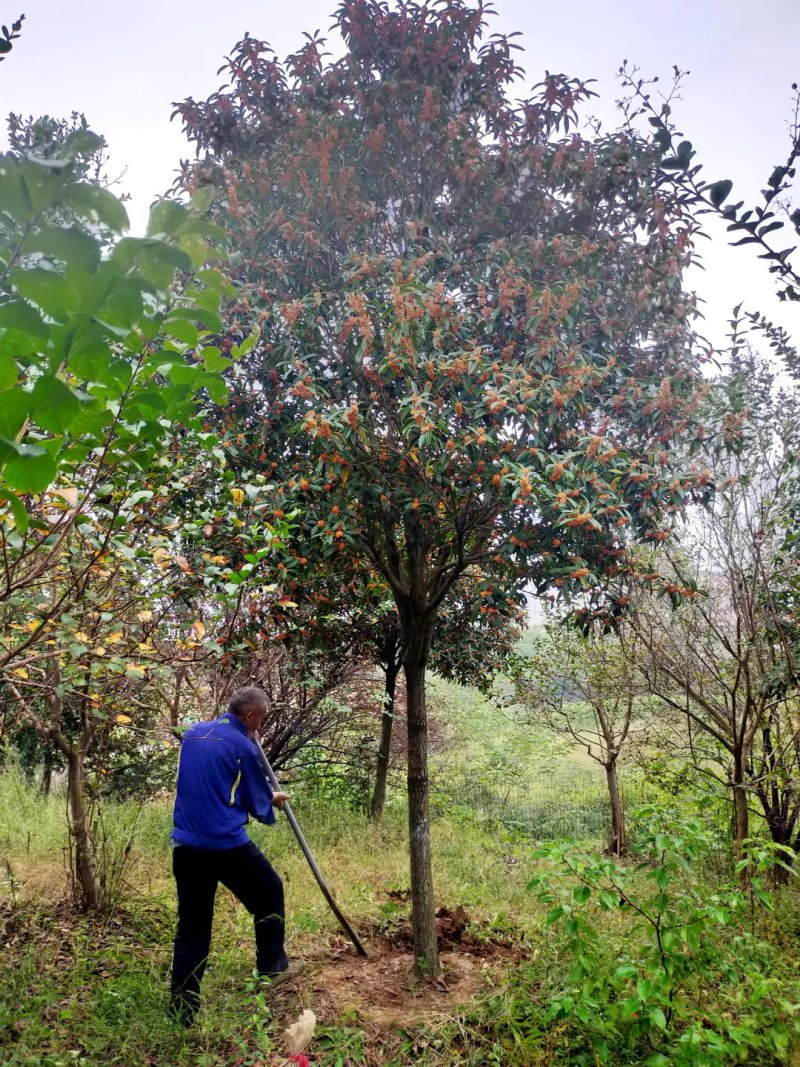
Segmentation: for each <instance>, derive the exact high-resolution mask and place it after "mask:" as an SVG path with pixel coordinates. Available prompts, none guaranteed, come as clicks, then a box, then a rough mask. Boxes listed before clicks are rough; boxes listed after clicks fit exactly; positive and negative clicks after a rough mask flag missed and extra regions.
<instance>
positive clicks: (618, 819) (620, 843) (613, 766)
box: [606, 759, 628, 857]
mask: <svg viewBox="0 0 800 1067" xmlns="http://www.w3.org/2000/svg"><path fill="white" fill-rule="evenodd" d="M606 782H607V783H608V798H609V801H610V802H611V840H610V841H609V852H610V853H611V855H612V856H618V857H619V856H624V855H625V853H626V852H627V850H628V842H627V840H626V837H625V815H624V812H623V810H622V797H621V796H620V791H619V780H618V779H617V761H616V759H612V760H609V762H608V763H607V764H606Z"/></svg>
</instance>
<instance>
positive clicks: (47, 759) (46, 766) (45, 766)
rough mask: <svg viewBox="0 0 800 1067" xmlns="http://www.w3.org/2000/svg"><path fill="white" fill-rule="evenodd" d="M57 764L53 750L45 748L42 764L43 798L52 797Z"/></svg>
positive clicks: (41, 789) (41, 788)
mask: <svg viewBox="0 0 800 1067" xmlns="http://www.w3.org/2000/svg"><path fill="white" fill-rule="evenodd" d="M54 763H55V756H54V753H53V750H52V749H51V748H45V750H44V762H43V763H42V784H41V787H40V791H41V794H42V796H43V797H49V796H50V790H51V788H52V786H53V764H54Z"/></svg>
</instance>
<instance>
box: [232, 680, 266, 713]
mask: <svg viewBox="0 0 800 1067" xmlns="http://www.w3.org/2000/svg"><path fill="white" fill-rule="evenodd" d="M262 709H263V710H264V711H266V709H267V694H266V693H265V692H264V690H263V689H259V688H258V686H255V685H246V686H245V687H244V688H243V689H237V690H236V692H235V693H234V694H233V696H232V697H231V699H230V700H229V701H228V713H229V714H230V715H235V716H236V718H237V719H243V718H244V717H245V715H247V713H248V712H249V711H261V710H262Z"/></svg>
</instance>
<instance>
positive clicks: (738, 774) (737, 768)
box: [733, 752, 750, 859]
mask: <svg viewBox="0 0 800 1067" xmlns="http://www.w3.org/2000/svg"><path fill="white" fill-rule="evenodd" d="M745 767H746V759H745V754H744V753H743V752H736V753H734V757H733V827H734V830H733V833H734V848H735V852H736V858H737V859H741V855H742V845H743V842H744V841H745V839H746V838H747V837H749V836H750V809H749V807H748V803H747V789H746V788H745Z"/></svg>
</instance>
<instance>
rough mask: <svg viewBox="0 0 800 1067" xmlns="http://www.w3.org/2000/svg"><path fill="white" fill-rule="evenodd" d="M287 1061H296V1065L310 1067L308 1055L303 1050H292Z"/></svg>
mask: <svg viewBox="0 0 800 1067" xmlns="http://www.w3.org/2000/svg"><path fill="white" fill-rule="evenodd" d="M289 1063H296V1064H297V1067H311V1063H310V1061H309V1059H308V1056H306V1055H305V1053H303V1052H293V1053H292V1054H291V1055H290V1056H289Z"/></svg>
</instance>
